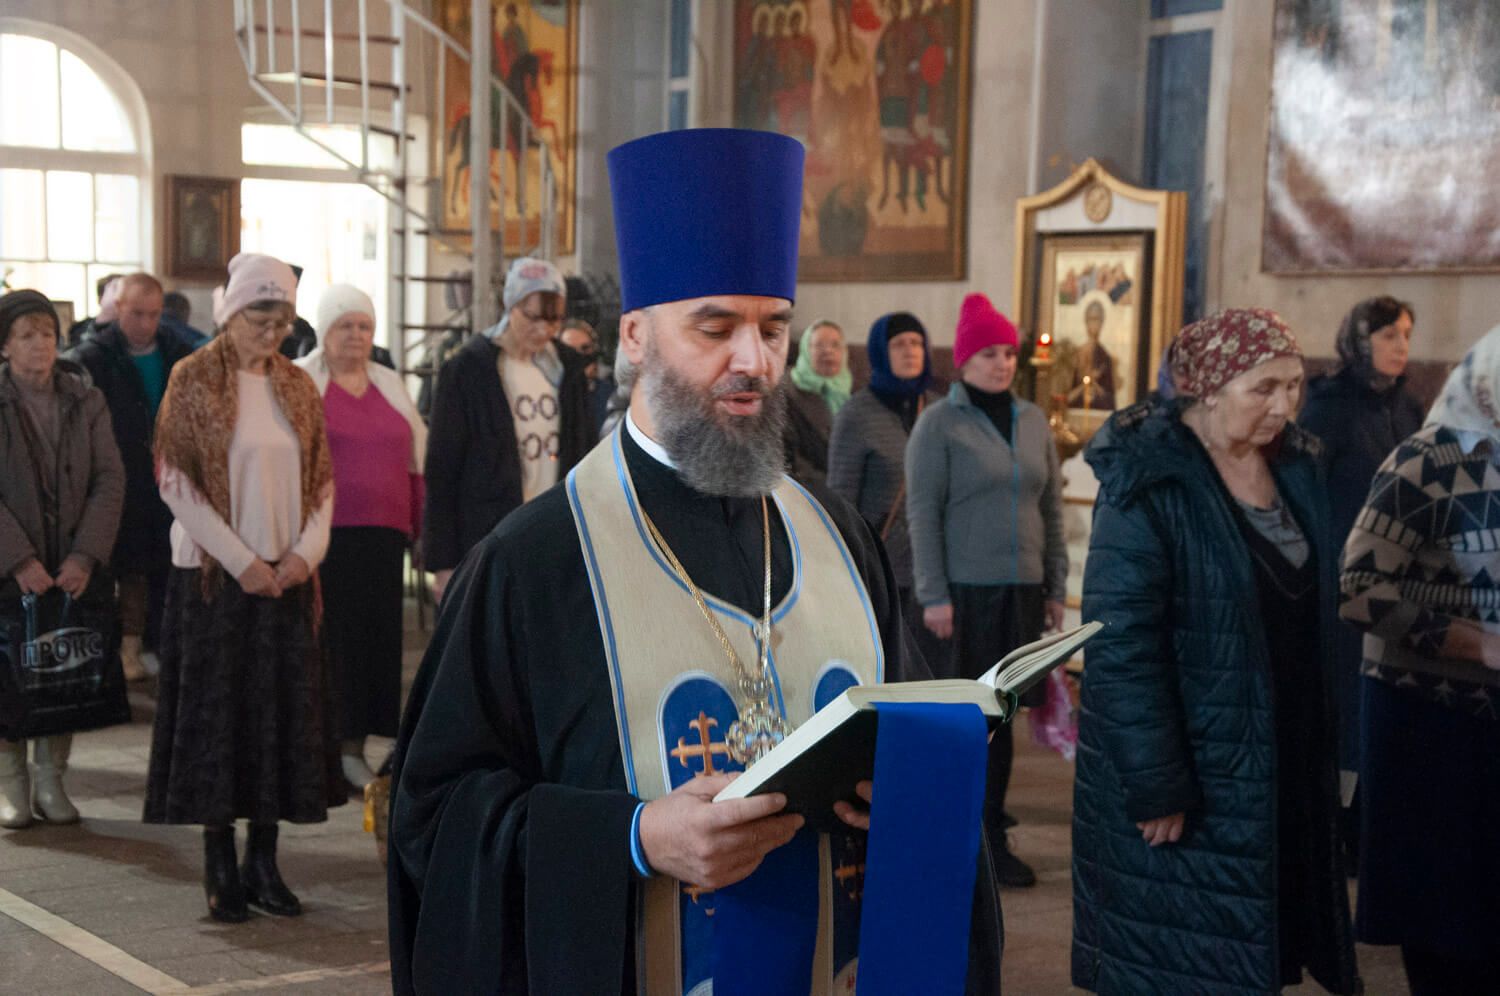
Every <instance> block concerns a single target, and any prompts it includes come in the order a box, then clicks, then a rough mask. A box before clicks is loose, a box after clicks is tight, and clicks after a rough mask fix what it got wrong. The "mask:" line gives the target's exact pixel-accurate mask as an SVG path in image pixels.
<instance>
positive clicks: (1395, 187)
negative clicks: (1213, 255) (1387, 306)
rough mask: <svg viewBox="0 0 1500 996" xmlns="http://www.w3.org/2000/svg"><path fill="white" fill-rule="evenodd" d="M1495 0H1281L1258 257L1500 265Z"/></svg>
mask: <svg viewBox="0 0 1500 996" xmlns="http://www.w3.org/2000/svg"><path fill="white" fill-rule="evenodd" d="M1497 174H1500V4H1496V3H1494V2H1475V0H1342V2H1339V3H1330V2H1328V0H1277V4H1276V37H1275V59H1274V66H1273V73H1272V84H1271V118H1270V144H1269V147H1268V153H1267V161H1266V210H1265V236H1264V240H1263V244H1262V246H1263V247H1262V263H1263V266H1264V267H1265V269H1266V270H1268V271H1270V272H1274V273H1319V272H1332V271H1344V272H1347V271H1359V270H1417V271H1433V270H1447V269H1452V270H1463V269H1489V268H1497V267H1500V187H1497V186H1496V184H1495V176H1496V175H1497Z"/></svg>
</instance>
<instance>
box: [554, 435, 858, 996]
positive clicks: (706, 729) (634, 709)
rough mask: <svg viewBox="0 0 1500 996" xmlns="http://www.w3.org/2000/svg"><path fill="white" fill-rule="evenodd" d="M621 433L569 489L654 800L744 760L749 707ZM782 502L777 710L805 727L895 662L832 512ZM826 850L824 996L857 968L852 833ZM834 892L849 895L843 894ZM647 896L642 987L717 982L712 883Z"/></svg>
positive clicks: (805, 498) (726, 613)
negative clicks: (784, 586) (737, 741)
mask: <svg viewBox="0 0 1500 996" xmlns="http://www.w3.org/2000/svg"><path fill="white" fill-rule="evenodd" d="M624 431H625V429H624V427H623V426H621V428H620V429H619V430H618V431H617V432H616V433H615V434H614V435H613V436H612V437H610V438H608V439H605V440H604V441H603V442H602V443H601V444H600V445H599V446H596V447H595V448H594V449H593V451H592V452H590V453H589V454H588V455H587V456H586V457H585V458H584V459H583V460H582V461H581V462H580V463H579V464H578V466H577V467H576V468H575V469H574V470H573V472H572V473H571V474H570V475H569V476H568V482H567V489H568V500H569V503H570V505H571V507H572V510H573V519H574V524H575V525H576V526H577V529H578V536H579V541H580V544H581V546H582V548H583V555H584V562H585V564H586V566H587V570H588V575H589V584H590V586H591V589H592V592H593V596H594V605H595V608H596V610H597V612H598V618H599V631H600V635H601V636H602V638H603V642H604V651H605V658H606V660H605V666H606V667H607V668H608V669H609V676H610V684H611V689H612V692H613V695H614V705H615V722H616V726H617V729H618V731H619V736H620V749H621V755H622V757H623V758H624V766H625V777H626V782H627V784H628V786H629V788H630V791H631V792H633V793H635V794H636V795H638V796H639V797H640V798H642V799H644V800H648V801H649V800H651V799H656V798H659V797H660V796H662V795H665V794H666V793H668V792H670V791H672V789H673V788H675V787H676V786H677V785H680V784H682V783H683V782H685V781H687V780H689V779H691V778H694V777H704V776H706V775H708V774H714V773H718V772H723V771H737V770H741V768H740V766H739V765H738V764H735V763H734V762H732V761H731V760H730V759H729V757H728V752H727V749H726V748H725V745H724V742H723V741H724V734H725V732H726V731H727V730H728V728H729V724H730V723H731V722H733V721H734V719H735V718H736V716H737V711H736V708H735V701H734V698H733V695H732V692H731V690H732V689H733V688H734V676H733V674H732V672H731V669H730V665H729V662H728V661H727V660H726V659H725V657H724V651H723V648H722V647H720V645H719V642H718V639H717V638H716V637H715V635H714V633H713V631H712V629H711V628H710V627H709V626H708V624H707V623H706V622H705V621H704V619H703V616H702V614H701V612H700V611H699V609H698V607H697V605H696V604H695V603H694V601H693V598H692V596H691V595H690V594H689V592H688V590H687V588H686V587H685V586H683V585H682V584H681V582H680V581H678V579H677V578H676V576H675V575H674V574H673V573H672V570H671V567H670V566H669V565H668V564H667V562H666V560H665V559H664V558H663V557H662V556H661V554H660V553H659V551H658V550H657V549H656V547H655V545H654V544H653V543H652V542H651V539H650V537H649V535H648V534H647V532H646V530H645V526H644V523H643V522H642V521H641V517H640V509H639V505H638V502H637V499H636V494H635V488H634V486H633V484H632V483H631V480H630V472H629V469H628V467H627V466H626V464H625V456H624V450H623V447H622V443H621V439H622V434H623V432H624ZM772 498H773V507H774V509H775V512H774V513H773V514H776V513H779V514H780V515H781V517H782V521H783V522H784V524H785V525H786V531H787V538H788V540H789V541H790V543H791V545H792V561H793V569H794V572H795V576H794V580H793V583H792V587H791V590H790V591H789V592H788V593H787V595H786V596H785V597H784V598H783V599H782V601H781V603H780V604H778V605H777V606H775V607H774V608H773V610H772V620H773V622H772V634H773V635H772V640H771V658H770V659H771V667H772V670H773V673H774V678H775V686H776V691H775V694H774V696H773V704H774V705H776V706H777V707H778V708H780V710H781V711H782V714H783V715H785V716H786V717H787V718H788V719H789V720H790V721H791V723H792V724H793V725H794V726H795V725H799V724H801V723H802V722H804V721H806V720H807V718H808V717H809V716H811V715H812V714H813V713H814V712H816V711H817V708H818V707H820V706H822V705H823V704H825V703H826V702H828V701H831V700H832V699H833V698H836V697H837V696H838V695H839V694H840V693H842V692H843V690H844V689H846V688H848V687H850V686H851V685H855V684H868V683H872V682H878V681H881V680H883V679H884V659H883V651H882V647H881V643H880V634H879V631H878V629H877V625H876V621H875V614H874V611H873V608H872V606H871V603H870V598H869V594H868V592H867V591H866V590H865V586H864V582H863V580H862V579H861V578H860V576H859V574H858V571H857V570H856V568H855V566H854V561H853V558H852V557H851V556H850V554H849V550H848V547H847V546H846V545H845V543H844V540H843V537H842V536H840V535H839V533H838V530H837V529H836V528H835V527H834V525H833V523H832V520H831V519H829V518H828V515H827V513H826V512H825V511H824V510H823V508H822V507H821V506H820V505H819V504H818V503H817V502H816V501H815V500H814V499H813V498H812V497H811V496H810V495H808V494H807V492H805V491H803V490H802V489H801V488H800V487H799V486H798V485H796V484H795V483H794V482H792V481H791V480H789V479H787V478H783V479H782V482H781V484H780V485H778V487H777V488H776V489H775V491H774V492H773V493H772ZM704 596H705V598H706V599H707V601H708V604H709V607H710V609H712V610H713V611H714V613H715V614H716V616H717V618H718V620H719V624H720V625H721V626H722V627H723V628H724V631H725V633H726V634H727V635H728V637H729V639H730V642H731V643H732V644H733V645H734V648H735V650H736V652H738V653H739V655H740V657H741V659H742V660H746V661H754V660H756V659H757V650H756V644H755V635H754V625H755V622H756V620H755V619H754V617H753V616H752V615H751V614H750V613H746V612H743V611H741V610H740V609H738V608H736V607H734V606H732V605H729V604H727V603H725V602H723V601H721V600H719V599H716V598H714V597H713V595H712V594H711V593H710V592H706V591H705V592H704ZM819 850H820V854H821V870H822V884H821V888H820V896H821V901H820V909H819V918H818V919H819V925H818V930H819V937H818V945H817V954H816V956H815V959H814V967H813V973H814V974H813V980H812V981H813V985H812V991H813V992H831V991H832V989H833V985H834V977H835V974H838V975H839V976H840V979H841V980H842V978H843V977H844V976H846V975H847V974H849V973H852V971H853V970H854V967H853V960H852V959H853V957H854V952H856V951H857V896H858V883H857V882H855V881H853V870H852V868H850V867H844V866H839V867H838V868H836V867H835V865H834V855H835V854H839V855H842V854H847V853H848V848H847V846H846V845H844V844H843V842H841V841H835V846H834V847H833V848H832V849H831V848H830V843H829V840H828V838H827V837H826V835H825V837H824V838H823V840H822V841H821V842H820V848H819ZM836 872H837V875H836V874H835V873H836ZM834 889H840V890H843V891H841V892H840V893H839V894H837V895H835V894H834V891H833V890H834ZM643 893H644V904H643V905H644V909H643V910H641V911H640V918H639V928H640V929H639V930H638V931H637V938H638V944H639V951H638V952H637V965H638V966H639V967H640V972H641V980H640V984H641V987H642V988H641V991H642V992H649V993H669V992H670V993H689V992H698V991H704V985H705V963H704V959H705V957H707V958H708V965H709V967H708V968H707V969H706V970H707V971H708V972H710V973H711V954H712V951H711V941H712V916H713V908H712V905H711V904H712V901H713V896H712V893H706V892H702V891H700V890H697V889H694V888H691V887H688V886H685V885H683V883H681V882H678V881H676V880H673V879H668V878H665V877H664V876H656V877H654V878H652V879H650V880H648V881H647V882H646V884H645V888H644V890H643ZM851 902H852V903H854V904H855V907H854V908H855V912H854V914H853V920H854V926H853V931H854V937H853V939H852V942H851V937H850V925H849V924H848V923H847V922H844V921H847V920H849V919H851V917H849V916H847V915H844V914H846V913H847V912H848V910H847V907H848V906H849V904H850V903H851ZM835 914H838V915H837V916H836V915H835ZM836 920H837V921H840V922H839V923H837V924H836V923H835V921H836ZM836 928H837V929H836ZM705 939H706V940H705ZM851 943H852V949H851Z"/></svg>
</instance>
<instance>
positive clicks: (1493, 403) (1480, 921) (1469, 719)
mask: <svg viewBox="0 0 1500 996" xmlns="http://www.w3.org/2000/svg"><path fill="white" fill-rule="evenodd" d="M1497 392H1500V328H1496V329H1494V330H1493V331H1491V332H1490V333H1489V334H1488V335H1486V336H1485V337H1484V338H1483V339H1481V340H1480V341H1479V342H1478V343H1477V344H1476V345H1475V346H1474V348H1473V349H1471V350H1470V351H1469V354H1468V355H1467V356H1465V357H1464V361H1463V363H1462V364H1461V365H1460V366H1459V367H1458V369H1457V370H1455V371H1453V373H1452V375H1451V376H1450V377H1449V378H1448V383H1447V384H1446V385H1445V386H1444V387H1443V392H1442V394H1441V395H1439V396H1438V400H1437V403H1436V404H1435V405H1434V406H1433V409H1432V412H1431V414H1429V415H1428V416H1427V424H1426V425H1424V426H1423V427H1422V428H1421V429H1420V430H1418V431H1417V432H1416V433H1414V434H1413V435H1411V436H1410V437H1408V438H1407V439H1406V440H1405V441H1404V442H1403V443H1401V445H1400V446H1398V447H1397V448H1396V450H1395V451H1394V452H1393V453H1392V454H1391V455H1390V456H1389V457H1388V458H1387V459H1386V461H1385V463H1384V464H1382V465H1381V467H1380V470H1379V472H1378V473H1377V474H1376V475H1375V480H1374V483H1373V484H1371V486H1370V495H1369V498H1368V499H1367V500H1366V502H1365V507H1364V509H1363V510H1362V511H1361V512H1360V515H1359V518H1358V519H1357V520H1356V521H1355V524H1354V531H1353V532H1352V533H1350V535H1349V542H1348V545H1347V546H1345V548H1344V569H1343V576H1342V578H1341V579H1340V587H1341V588H1342V591H1343V607H1342V609H1341V610H1340V612H1341V614H1342V615H1343V617H1344V619H1345V620H1347V621H1348V622H1350V623H1352V624H1354V625H1355V626H1357V627H1359V628H1360V629H1363V630H1364V631H1365V632H1366V634H1367V635H1366V637H1365V647H1364V665H1363V672H1364V680H1363V689H1362V691H1363V706H1364V709H1363V715H1362V723H1363V726H1362V730H1361V734H1362V738H1361V739H1362V744H1361V746H1362V757H1363V764H1364V770H1363V772H1362V773H1361V782H1360V784H1361V793H1362V794H1363V796H1364V800H1363V807H1364V812H1363V827H1362V849H1361V851H1360V855H1359V857H1360V876H1359V879H1360V882H1359V911H1358V924H1357V928H1358V931H1359V939H1360V940H1362V941H1365V942H1367V943H1370V944H1399V945H1401V956H1402V961H1403V962H1404V963H1405V965H1406V973H1407V977H1408V979H1409V980H1410V982H1411V991H1412V993H1413V996H1425V994H1429V993H1443V994H1450V993H1481V992H1493V991H1494V987H1495V979H1496V977H1497V976H1500V954H1497V948H1496V946H1495V937H1496V936H1497V935H1500V847H1497V846H1496V838H1495V829H1496V827H1500V717H1497V713H1496V700H1497V699H1500V624H1497V620H1500V570H1497V567H1496V564H1497V559H1496V553H1495V537H1496V535H1497V533H1500V395H1497Z"/></svg>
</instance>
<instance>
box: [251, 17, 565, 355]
mask: <svg viewBox="0 0 1500 996" xmlns="http://www.w3.org/2000/svg"><path fill="white" fill-rule="evenodd" d="M231 2H232V3H233V4H234V16H235V33H236V36H237V40H238V43H239V49H240V56H241V58H242V60H243V62H244V64H245V71H246V74H247V76H248V80H249V84H250V88H251V89H252V90H253V91H254V92H255V93H256V94H257V95H259V96H260V98H261V99H262V100H263V101H264V102H265V103H266V105H267V106H269V107H270V108H272V109H274V112H275V114H276V116H277V117H279V118H280V119H281V120H282V121H283V122H284V123H286V124H288V125H290V126H292V127H293V128H295V129H296V130H297V131H298V132H299V133H300V134H301V135H302V136H303V137H304V138H305V139H306V140H307V141H309V142H311V143H313V144H314V145H316V146H317V147H318V148H320V149H321V150H322V151H323V152H324V153H326V154H327V155H328V156H330V157H332V159H333V160H334V161H336V162H337V163H339V164H340V168H342V169H346V170H347V171H348V172H349V174H350V176H351V177H352V178H354V179H357V180H358V181H359V182H360V183H363V184H365V185H366V186H368V187H369V188H370V189H372V190H374V191H375V192H376V193H378V194H380V196H382V197H384V198H385V199H386V200H387V201H389V202H390V204H391V206H392V208H393V210H391V211H390V212H389V216H390V218H391V223H390V226H389V230H388V232H387V237H388V239H389V253H388V254H387V258H388V259H389V260H390V261H391V263H390V269H391V272H390V274H389V280H390V288H389V291H390V296H389V298H388V301H389V302H390V303H389V306H388V311H389V315H387V316H384V317H385V319H386V321H388V322H389V332H390V334H389V337H388V340H387V341H388V342H389V343H390V345H391V353H392V356H393V358H394V359H395V361H396V364H397V366H398V367H399V369H400V370H401V371H402V372H403V373H408V374H412V375H416V376H418V377H421V378H422V380H423V381H424V383H427V382H430V378H431V376H432V374H433V373H434V372H435V370H436V367H437V365H439V363H440V362H441V358H442V357H443V355H445V354H446V352H447V351H448V350H449V349H451V348H452V347H453V345H455V344H456V343H457V342H458V341H459V340H461V339H462V337H463V336H465V335H467V334H468V333H469V332H470V331H472V330H473V329H475V328H485V327H487V326H488V325H490V324H491V323H492V322H493V321H494V320H495V318H496V317H497V316H496V315H495V307H496V294H495V290H496V283H497V279H498V275H500V274H503V273H504V272H505V265H506V261H507V258H509V257H514V256H520V255H542V256H545V257H548V258H550V257H552V255H553V249H554V239H555V233H556V224H557V204H556V201H557V198H556V196H555V194H556V177H555V174H554V166H553V155H552V153H551V150H550V149H549V147H548V145H547V143H546V141H545V139H544V138H543V137H542V134H541V132H540V131H539V130H538V129H537V128H536V126H535V124H534V122H533V121H532V119H531V117H530V116H529V115H528V114H527V112H526V109H525V108H524V107H523V106H522V105H521V104H520V102H519V101H518V100H517V99H516V98H515V96H514V95H513V94H512V93H511V91H510V90H508V89H507V88H506V87H505V85H504V84H503V82H502V81H501V80H500V79H499V78H498V77H497V76H496V75H495V74H494V73H493V72H492V71H491V68H490V67H491V63H492V54H493V53H492V50H490V49H488V48H485V47H483V46H478V47H471V46H468V45H465V44H464V43H463V42H462V41H460V40H459V39H458V38H455V37H454V36H453V35H452V34H450V33H449V32H447V31H445V30H443V29H442V28H441V27H440V26H439V25H438V23H437V22H436V21H435V20H434V19H433V18H432V17H431V16H430V15H429V14H428V13H427V12H426V11H425V10H423V9H420V8H425V7H430V6H431V3H427V4H417V3H407V2H404V0H231ZM436 2H443V0H436ZM448 2H450V3H452V2H454V0H448ZM458 2H459V3H460V5H461V6H463V7H466V8H467V10H468V14H469V23H470V25H471V31H470V32H469V34H470V36H471V37H472V38H479V39H484V38H490V37H492V25H491V18H492V12H491V4H490V2H489V0H458ZM377 22H378V23H377ZM453 65H457V66H460V67H462V69H463V72H462V73H455V72H453V71H452V70H451V69H450V66H453ZM454 76H458V77H460V78H452V77H454ZM451 88H461V89H462V92H464V93H467V95H468V100H467V106H468V108H469V109H470V110H471V113H470V114H469V116H468V118H467V119H464V120H463V121H462V123H461V127H460V128H450V126H451V125H453V124H457V123H458V122H447V121H445V120H444V112H443V108H445V107H446V106H448V100H447V98H448V96H449V94H450V92H451ZM421 122H428V123H436V124H437V133H438V135H439V136H440V137H441V138H442V140H443V141H442V145H441V147H439V146H438V145H437V144H436V143H433V142H431V141H422V140H421V139H420V138H419V134H420V132H421V131H422V130H423V129H420V128H418V127H416V126H417V125H418V124H419V123H421ZM329 126H332V128H330V127H329ZM334 129H337V131H335V130H334ZM335 134H337V135H338V138H339V140H334V138H333V136H334V135H335ZM355 137H357V141H356V140H353V139H354V138H355ZM465 138H467V140H468V141H467V146H466V147H465V146H463V145H462V142H463V139H465ZM508 142H515V143H516V145H517V147H518V148H519V149H520V150H521V154H522V155H523V156H527V157H529V156H532V155H534V156H536V157H537V161H536V167H537V168H536V170H535V177H539V179H540V182H539V187H540V189H537V190H528V189H527V187H528V186H530V185H531V184H528V182H527V178H528V173H531V172H532V171H531V170H529V169H526V168H520V169H517V170H516V171H515V172H516V176H517V183H518V189H516V190H512V191H507V190H504V189H499V188H498V187H496V186H495V185H494V184H493V182H492V183H491V184H490V185H489V186H490V189H488V190H486V189H485V186H486V180H491V181H493V180H494V176H493V172H494V171H492V170H463V171H460V172H458V173H456V174H455V175H456V176H460V175H464V174H467V178H468V184H467V187H468V192H469V210H468V225H467V226H466V227H465V228H461V229H454V228H452V227H448V228H445V227H443V225H442V224H441V223H440V219H441V218H442V217H443V211H442V207H443V203H444V202H443V198H444V197H445V196H450V197H451V196H452V195H453V193H454V192H453V191H447V192H445V191H444V190H443V189H442V176H443V173H444V165H445V162H444V159H445V153H446V152H449V151H458V152H467V160H466V161H468V162H474V163H478V162H486V163H488V162H490V156H491V154H493V153H498V156H499V160H500V162H502V163H503V162H504V161H505V158H506V156H507V155H508V154H510V150H508V149H507V143H508ZM429 166H431V167H432V168H430V169H429V168H428V167H429ZM498 173H499V176H500V177H501V178H503V177H504V176H505V170H503V169H501V170H499V171H498ZM486 174H490V175H489V176H487V175H486ZM535 177H534V178H533V183H535ZM501 182H502V183H503V179H502V180H501ZM507 197H509V198H511V199H512V200H513V201H514V203H515V204H516V206H517V209H518V211H519V213H520V214H521V216H522V217H525V216H526V214H527V205H528V203H530V204H534V205H536V209H537V213H539V215H540V219H539V224H535V225H521V226H519V230H520V231H522V232H528V233H534V235H535V238H536V241H535V242H534V243H533V244H529V245H512V246H507V245H504V244H503V237H502V233H503V231H504V229H503V228H502V227H501V226H499V225H496V224H495V218H494V215H495V214H496V213H497V212H496V211H495V210H494V209H495V207H496V206H498V205H502V204H505V203H507V200H506V199H507ZM429 256H430V257H432V258H434V259H439V258H441V259H442V260H443V261H444V264H445V265H444V267H443V268H445V269H447V270H449V272H448V274H447V275H434V274H432V273H430V272H429V270H430V267H429V259H428V258H426V257H429ZM475 275H477V276H478V280H477V284H476V280H475ZM419 287H421V288H423V289H425V290H427V291H432V290H439V291H441V293H440V294H431V293H418V291H417V288H419ZM476 287H477V292H476ZM424 299H425V300H426V302H427V303H426V306H425V308H419V306H418V305H417V303H416V302H418V301H421V300H424Z"/></svg>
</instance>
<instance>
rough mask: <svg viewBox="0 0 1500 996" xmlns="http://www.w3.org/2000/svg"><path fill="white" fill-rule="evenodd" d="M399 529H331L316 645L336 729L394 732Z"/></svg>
mask: <svg viewBox="0 0 1500 996" xmlns="http://www.w3.org/2000/svg"><path fill="white" fill-rule="evenodd" d="M405 553H406V535H405V534H404V533H402V532H401V531H400V530H397V529H387V528H384V527H380V526H340V527H338V528H336V529H334V530H333V538H332V539H331V540H330V542H329V544H328V557H327V558H326V559H325V560H324V561H323V566H322V567H321V568H320V569H319V574H320V575H321V576H322V579H323V641H324V642H323V645H324V647H326V648H327V650H328V663H329V665H330V666H331V667H332V668H333V674H334V682H335V687H336V688H337V689H338V704H339V735H340V736H341V737H343V738H344V739H345V740H356V739H362V738H364V737H366V736H370V735H374V736H378V737H394V736H395V735H396V728H397V727H398V726H399V725H400V723H401V565H402V560H403V558H404V556H405Z"/></svg>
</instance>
